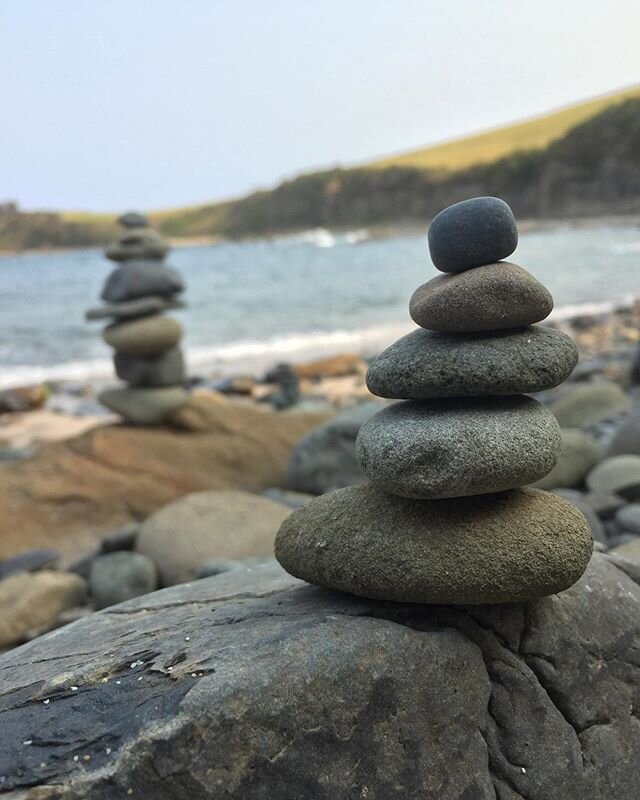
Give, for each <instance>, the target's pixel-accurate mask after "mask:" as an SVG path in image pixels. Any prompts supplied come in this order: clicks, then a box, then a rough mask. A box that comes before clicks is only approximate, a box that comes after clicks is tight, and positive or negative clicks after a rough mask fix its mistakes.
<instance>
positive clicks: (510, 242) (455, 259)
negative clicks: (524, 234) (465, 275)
mask: <svg viewBox="0 0 640 800" xmlns="http://www.w3.org/2000/svg"><path fill="white" fill-rule="evenodd" d="M428 240H429V253H430V254H431V260H432V261H433V263H434V264H435V265H436V267H437V268H438V269H439V270H441V271H442V272H463V271H464V270H466V269H471V268H472V267H480V266H482V265H483V264H492V263H493V262H494V261H501V260H502V259H503V258H507V257H508V256H510V255H511V253H513V251H514V250H515V249H516V247H517V245H518V228H517V226H516V221H515V218H514V216H513V213H512V211H511V209H510V208H509V206H508V205H507V204H506V203H505V202H504V200H500V199H499V198H498V197H473V198H471V199H470V200H463V201H462V202H461V203H455V204H454V205H452V206H448V208H445V209H444V210H443V211H441V212H440V213H439V214H437V215H436V216H435V217H434V218H433V220H432V222H431V225H430V226H429V233H428Z"/></svg>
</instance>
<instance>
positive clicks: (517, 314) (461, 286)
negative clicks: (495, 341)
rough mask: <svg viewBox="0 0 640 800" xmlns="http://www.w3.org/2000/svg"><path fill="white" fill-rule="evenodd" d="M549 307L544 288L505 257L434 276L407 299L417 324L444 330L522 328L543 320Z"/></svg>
mask: <svg viewBox="0 0 640 800" xmlns="http://www.w3.org/2000/svg"><path fill="white" fill-rule="evenodd" d="M552 309H553V298H552V297H551V293H550V292H549V290H548V289H546V288H545V287H544V286H543V285H542V284H541V283H540V282H539V281H537V280H536V279H535V278H534V277H533V275H531V273H530V272H527V270H526V269H523V268H522V267H519V266H518V265H517V264H511V263H509V262H508V261H499V262H498V263H497V264H487V265H486V266H483V267H478V268H477V269H471V270H467V271H466V272H462V273H460V274H458V275H439V276H438V277H437V278H432V279H431V280H430V281H427V283H425V284H423V285H422V286H420V287H418V288H417V289H416V290H415V292H414V293H413V295H412V297H411V301H410V302H409V313H410V314H411V318H412V319H413V321H414V322H415V323H416V324H417V325H420V326H421V327H422V328H426V329H427V330H431V331H441V332H444V333H469V332H478V331H493V330H502V329H504V328H523V327H525V326H527V325H532V324H533V323H534V322H540V320H543V319H545V317H548V316H549V314H550V313H551V310H552Z"/></svg>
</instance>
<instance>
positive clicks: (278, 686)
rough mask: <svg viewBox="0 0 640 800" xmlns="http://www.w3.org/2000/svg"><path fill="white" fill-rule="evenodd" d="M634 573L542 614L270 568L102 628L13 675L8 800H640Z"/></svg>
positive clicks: (171, 597)
mask: <svg viewBox="0 0 640 800" xmlns="http://www.w3.org/2000/svg"><path fill="white" fill-rule="evenodd" d="M559 538H561V537H559ZM620 562H621V564H619V563H616V562H615V561H614V560H613V559H612V558H610V557H608V556H606V555H601V554H599V553H595V554H594V556H593V558H592V559H591V561H590V563H589V566H588V568H587V572H586V574H585V576H584V577H583V578H582V579H581V580H580V581H579V582H578V583H577V584H576V585H575V586H574V587H572V588H571V589H569V590H567V591H566V592H563V593H562V594H561V595H559V596H552V597H549V598H546V599H543V600H539V601H537V602H534V603H529V604H527V605H522V604H516V605H498V606H475V607H474V608H473V609H465V608H461V607H451V606H447V607H439V608H438V607H430V608H427V609H425V608H420V607H416V606H415V605H402V604H395V603H394V604H390V603H381V602H378V601H372V600H365V599H360V598H356V597H354V596H353V595H347V594H343V593H337V592H329V591H324V590H321V589H317V588H315V587H310V586H307V585H305V584H303V583H302V582H301V581H298V580H296V579H295V578H291V577H289V576H288V575H286V574H285V573H284V572H283V571H282V569H281V568H280V567H278V566H276V565H274V566H271V567H261V568H258V569H256V570H252V571H251V572H246V571H238V572H231V573H227V574H226V575H220V576H218V577H216V578H212V579H209V580H204V581H198V582H196V583H193V584H191V585H190V586H188V585H181V586H175V587H173V588H171V589H167V590H164V591H162V592H161V593H158V594H154V595H152V596H145V597H143V598H138V599H136V600H131V601H129V602H127V603H126V605H123V606H120V608H119V609H117V610H115V612H112V611H109V612H100V613H98V614H93V615H91V616H90V617H88V618H86V619H81V620H79V621H78V622H76V623H75V624H74V625H71V626H69V627H67V628H66V629H64V630H60V631H58V632H57V633H56V634H55V635H54V636H51V635H47V636H44V637H42V638H40V639H38V640H36V641H34V642H31V643H30V644H28V645H25V646H23V647H20V648H17V649H15V650H12V651H10V652H8V653H5V654H4V655H3V656H1V657H0V674H1V675H2V676H3V678H2V680H3V685H2V700H3V704H4V713H3V728H2V732H3V737H2V747H1V748H0V775H1V776H3V777H5V782H4V783H3V785H2V790H3V791H5V792H7V793H8V795H7V796H8V797H10V798H11V800H18V797H23V796H30V797H32V800H35V798H36V797H37V798H38V800H54V798H57V800H60V798H61V796H64V794H66V795H67V796H68V800H81V798H91V800H122V798H127V791H128V788H132V791H133V795H132V797H133V800H161V799H162V800H178V798H181V799H182V800H184V798H187V797H188V798H189V800H221V798H223V797H226V798H228V800H237V798H242V799H243V800H302V798H304V799H305V800H320V799H321V798H322V800H338V799H340V800H345V799H346V798H357V797H360V798H363V800H367V799H368V800H416V799H417V798H421V800H427V798H429V800H436V798H437V800H496V797H501V800H506V799H507V798H510V800H513V799H514V798H516V797H521V798H528V800H543V798H544V800H587V799H588V800H612V798H614V797H615V800H637V798H638V795H639V793H640V737H639V736H638V735H637V725H638V723H637V722H636V720H635V716H634V714H633V713H632V702H633V693H634V691H635V690H636V687H637V686H638V684H639V683H640V667H639V666H638V653H637V631H638V606H639V604H640V587H639V586H638V582H637V581H638V579H637V578H636V580H634V578H633V577H631V576H630V575H629V571H628V566H627V565H628V562H623V559H620ZM399 580H400V581H401V580H402V575H401V573H400V575H399ZM187 637H188V641H186V638H187ZM594 654H595V655H594ZM134 659H135V660H134ZM132 663H133V664H136V666H135V667H133V668H132V667H131V664H132ZM596 666H597V667H599V668H597V669H596V668H594V667H596ZM94 676H97V677H94ZM101 676H105V677H106V678H107V682H106V683H103V682H102V680H101ZM139 678H142V680H138V679H139ZM117 681H119V683H118V682H117ZM543 685H544V687H546V688H543ZM71 686H76V687H78V691H77V692H72V691H71V689H70V688H69V687H71ZM48 692H51V694H52V696H51V702H50V703H49V704H48V705H44V704H43V702H42V700H43V698H45V697H49V694H47V693H48ZM577 731H581V733H580V737H579V740H578V736H577V733H576V732H577ZM52 732H55V735H53V733H52ZM34 733H39V734H40V735H39V737H38V738H36V737H34ZM485 737H486V738H485ZM32 739H33V744H32V745H30V746H25V745H24V744H23V742H24V741H29V740H32ZM114 743H116V744H115V746H114ZM105 745H107V746H108V747H110V748H112V752H111V753H110V754H109V755H107V754H106V747H105ZM78 754H79V762H75V761H74V758H73V757H74V755H78ZM84 755H88V756H89V758H88V759H87V760H85V759H84V758H83V756H84ZM43 765H44V766H43ZM356 765H358V766H356ZM585 765H587V766H586V767H585ZM217 781H221V783H217ZM67 787H68V788H67ZM496 787H497V788H496ZM365 788H366V792H365V791H363V789H365ZM14 796H15V797H14Z"/></svg>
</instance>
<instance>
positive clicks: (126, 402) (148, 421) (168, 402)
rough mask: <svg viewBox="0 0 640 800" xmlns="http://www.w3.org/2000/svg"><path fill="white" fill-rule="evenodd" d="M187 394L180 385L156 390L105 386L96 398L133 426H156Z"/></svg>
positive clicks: (185, 399)
mask: <svg viewBox="0 0 640 800" xmlns="http://www.w3.org/2000/svg"><path fill="white" fill-rule="evenodd" d="M188 398H189V394H188V393H187V392H186V391H185V390H184V389H183V388H182V386H170V387H167V388H159V389H133V388H131V389H130V388H118V389H105V390H104V391H103V392H100V394H99V395H98V401H99V402H100V403H102V405H104V406H106V407H107V408H108V409H109V410H110V411H113V412H115V413H116V414H120V416H122V417H124V419H125V420H127V422H132V423H134V424H135V425H159V424H161V423H162V422H164V421H165V420H167V419H168V418H169V417H170V416H171V415H172V414H173V413H174V412H175V411H177V410H178V409H179V408H180V407H181V406H183V405H184V404H185V403H186V402H187V400H188Z"/></svg>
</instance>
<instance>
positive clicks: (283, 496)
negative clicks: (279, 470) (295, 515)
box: [262, 487, 313, 508]
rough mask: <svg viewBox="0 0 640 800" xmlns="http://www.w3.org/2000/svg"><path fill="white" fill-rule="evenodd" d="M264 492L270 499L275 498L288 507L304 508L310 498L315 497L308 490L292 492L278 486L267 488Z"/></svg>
mask: <svg viewBox="0 0 640 800" xmlns="http://www.w3.org/2000/svg"><path fill="white" fill-rule="evenodd" d="M262 494H263V496H264V497H268V498H269V500H275V502H276V503H282V505H283V506H287V507H288V508H302V506H304V505H306V504H307V503H308V502H309V500H312V499H313V495H312V494H309V493H308V492H291V491H287V490H286V489H278V488H276V487H271V488H269V489H265V490H264V492H263V493H262Z"/></svg>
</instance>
